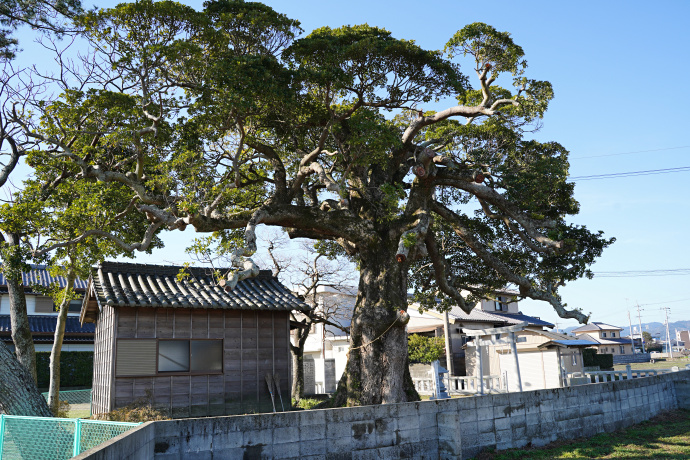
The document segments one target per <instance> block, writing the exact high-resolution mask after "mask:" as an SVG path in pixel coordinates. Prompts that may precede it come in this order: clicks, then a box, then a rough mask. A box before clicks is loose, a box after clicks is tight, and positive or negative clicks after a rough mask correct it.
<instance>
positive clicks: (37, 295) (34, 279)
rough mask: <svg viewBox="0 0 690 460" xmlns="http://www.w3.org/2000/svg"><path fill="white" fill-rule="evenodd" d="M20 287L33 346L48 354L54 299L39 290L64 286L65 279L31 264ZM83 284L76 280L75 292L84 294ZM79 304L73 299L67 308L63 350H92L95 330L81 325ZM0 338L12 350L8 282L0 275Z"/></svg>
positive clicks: (52, 325)
mask: <svg viewBox="0 0 690 460" xmlns="http://www.w3.org/2000/svg"><path fill="white" fill-rule="evenodd" d="M22 284H23V285H24V295H25V297H26V308H27V314H28V316H29V327H30V328H31V334H32V336H33V339H34V347H35V348H36V351H38V352H41V351H44V352H49V351H51V349H52V347H53V339H54V337H55V326H56V324H57V316H58V312H57V307H56V306H55V304H54V303H53V299H52V298H50V297H48V296H46V295H44V294H43V293H41V292H40V291H39V290H38V287H49V286H51V285H54V284H57V285H59V286H60V287H64V286H66V284H67V280H66V278H64V277H62V276H58V277H53V276H51V275H50V273H48V270H47V269H46V267H45V266H43V265H34V266H32V268H31V270H30V271H28V272H26V273H23V274H22ZM86 284H87V283H86V281H85V280H81V279H78V278H77V279H76V280H75V282H74V289H75V291H76V292H77V293H78V294H81V295H83V293H84V292H85V290H86ZM81 302H82V301H81V299H76V300H73V301H72V302H71V303H70V305H69V311H68V313H67V324H66V325H65V336H64V339H63V343H62V350H63V351H93V340H94V331H95V327H94V325H93V324H84V325H83V326H82V325H81V324H80V323H79V311H80V310H81ZM0 339H1V340H2V341H3V342H5V344H6V345H7V346H9V347H10V348H12V349H14V344H13V343H12V326H11V323H10V298H9V295H8V293H7V281H6V280H5V276H4V275H3V274H2V273H0Z"/></svg>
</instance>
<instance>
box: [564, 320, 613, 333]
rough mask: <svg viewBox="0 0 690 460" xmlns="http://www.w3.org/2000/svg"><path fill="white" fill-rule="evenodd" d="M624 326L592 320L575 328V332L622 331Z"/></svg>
mask: <svg viewBox="0 0 690 460" xmlns="http://www.w3.org/2000/svg"><path fill="white" fill-rule="evenodd" d="M622 330H623V328H622V327H618V326H611V325H610V324H606V323H599V322H596V321H594V322H591V323H589V324H585V325H584V326H580V327H578V328H577V329H573V332H575V333H577V332H589V331H622Z"/></svg>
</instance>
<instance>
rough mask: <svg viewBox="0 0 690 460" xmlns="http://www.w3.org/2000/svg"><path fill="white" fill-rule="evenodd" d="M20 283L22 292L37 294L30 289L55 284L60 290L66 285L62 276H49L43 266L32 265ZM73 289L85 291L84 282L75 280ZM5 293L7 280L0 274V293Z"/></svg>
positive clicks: (65, 280) (23, 274) (65, 279)
mask: <svg viewBox="0 0 690 460" xmlns="http://www.w3.org/2000/svg"><path fill="white" fill-rule="evenodd" d="M22 283H23V284H24V286H25V287H24V292H26V293H37V292H35V291H34V290H33V289H32V288H31V287H32V286H36V285H37V286H43V287H48V286H50V285H51V284H53V283H57V284H58V286H60V287H61V288H63V287H65V286H66V285H67V278H65V277H64V276H51V275H50V273H48V270H47V269H46V266H45V265H32V266H31V270H29V271H28V272H24V273H22ZM74 288H75V289H77V290H83V289H86V280H82V279H79V278H77V279H76V280H74ZM5 292H7V280H6V279H5V275H4V274H3V273H2V272H0V293H5Z"/></svg>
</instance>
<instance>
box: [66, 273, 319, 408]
mask: <svg viewBox="0 0 690 460" xmlns="http://www.w3.org/2000/svg"><path fill="white" fill-rule="evenodd" d="M180 268H181V267H174V266H161V265H142V264H130V263H115V262H103V263H101V264H100V265H99V266H98V267H96V268H94V269H93V270H92V273H91V276H90V277H89V281H88V287H87V289H86V296H85V298H84V302H83V305H82V309H81V316H80V319H81V321H82V323H95V324H96V337H95V351H94V374H93V375H94V378H93V397H92V403H91V410H92V413H94V414H101V413H106V412H110V411H112V410H114V409H118V408H121V407H123V406H126V405H128V404H130V403H133V402H135V401H137V400H140V399H142V398H150V401H151V402H152V403H153V404H154V405H155V406H156V407H159V408H162V409H166V410H169V411H170V412H171V414H172V416H173V417H176V418H177V417H200V416H210V415H224V414H236V413H246V412H250V411H259V412H267V411H271V410H272V408H273V402H272V400H273V397H272V396H275V404H276V405H277V408H278V409H280V408H282V406H279V405H278V404H279V402H278V401H279V398H280V399H283V400H284V403H283V404H284V405H285V407H288V406H289V405H290V392H289V387H290V385H289V383H290V364H289V363H290V361H291V359H290V358H291V357H290V351H289V346H288V344H289V336H290V320H289V315H290V311H291V310H295V309H296V310H303V309H307V308H309V307H308V306H307V305H306V304H305V303H304V302H302V301H301V300H299V299H298V298H297V297H295V296H294V295H293V294H292V293H291V292H290V291H288V290H287V289H286V288H285V287H284V286H283V285H282V284H281V283H280V282H279V281H278V280H277V279H276V278H275V277H273V276H272V274H271V272H270V271H261V272H260V273H259V275H258V276H256V277H255V278H250V279H246V280H244V281H240V282H239V283H237V286H236V287H235V288H234V289H230V288H229V287H227V288H226V289H227V291H226V290H225V289H223V288H221V287H220V286H218V284H217V283H216V282H215V279H214V275H213V270H211V269H205V268H187V269H186V270H187V272H188V273H189V275H190V276H188V277H178V274H179V271H180ZM267 378H273V382H275V381H276V380H277V381H278V382H279V385H276V388H277V391H276V392H275V393H273V395H271V393H270V392H269V385H268V384H267V381H266V379H267Z"/></svg>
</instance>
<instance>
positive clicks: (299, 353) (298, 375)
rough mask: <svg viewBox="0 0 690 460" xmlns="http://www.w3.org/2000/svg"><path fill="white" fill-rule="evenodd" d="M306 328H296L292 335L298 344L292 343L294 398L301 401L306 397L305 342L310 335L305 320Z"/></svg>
mask: <svg viewBox="0 0 690 460" xmlns="http://www.w3.org/2000/svg"><path fill="white" fill-rule="evenodd" d="M302 324H304V326H305V327H304V328H296V329H295V330H294V331H293V332H292V336H293V338H294V341H295V342H296V343H297V345H292V344H290V350H291V351H292V371H293V372H294V374H293V376H292V398H293V399H294V400H295V401H299V400H300V399H302V398H304V344H305V343H306V342H307V337H308V336H309V327H308V326H307V325H306V323H305V322H302Z"/></svg>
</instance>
